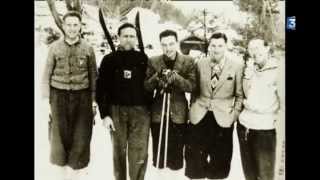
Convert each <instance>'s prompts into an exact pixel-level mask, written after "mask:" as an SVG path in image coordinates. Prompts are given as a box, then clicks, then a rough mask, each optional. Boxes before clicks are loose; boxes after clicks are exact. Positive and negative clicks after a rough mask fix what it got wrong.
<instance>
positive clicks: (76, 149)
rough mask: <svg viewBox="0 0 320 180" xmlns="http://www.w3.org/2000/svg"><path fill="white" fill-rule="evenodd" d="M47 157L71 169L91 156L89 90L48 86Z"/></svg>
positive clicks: (87, 161)
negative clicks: (48, 125)
mask: <svg viewBox="0 0 320 180" xmlns="http://www.w3.org/2000/svg"><path fill="white" fill-rule="evenodd" d="M50 104H51V113H52V114H51V116H52V119H51V123H50V124H51V127H50V130H49V133H50V144H51V154H50V161H51V162H52V163H53V164H56V165H59V166H64V165H68V166H70V167H71V168H73V169H81V168H85V167H86V166H87V165H88V163H89V159H90V141H91V136H92V126H93V111H92V97H91V91H90V90H88V89H86V90H77V91H67V90H59V89H55V88H52V87H51V89H50Z"/></svg>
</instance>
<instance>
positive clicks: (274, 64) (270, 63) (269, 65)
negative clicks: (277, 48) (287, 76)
mask: <svg viewBox="0 0 320 180" xmlns="http://www.w3.org/2000/svg"><path fill="white" fill-rule="evenodd" d="M255 66H256V70H257V71H258V72H262V71H266V70H269V69H275V68H277V67H278V63H277V60H276V59H274V58H268V59H267V62H266V64H265V65H264V66H263V67H262V68H261V69H259V68H258V65H255Z"/></svg>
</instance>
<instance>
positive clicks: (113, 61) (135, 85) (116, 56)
mask: <svg viewBox="0 0 320 180" xmlns="http://www.w3.org/2000/svg"><path fill="white" fill-rule="evenodd" d="M118 35H119V39H120V45H119V48H118V49H117V51H116V52H112V53H111V54H108V55H106V56H105V57H104V58H103V60H102V62H101V65H100V68H99V76H98V80H97V90H96V96H97V103H98V106H99V110H100V115H101V119H102V120H103V124H104V126H105V127H106V128H107V129H109V130H111V131H110V132H111V137H112V143H113V165H114V175H115V179H116V180H126V177H127V173H126V172H127V170H126V169H127V167H126V157H127V147H128V160H129V176H130V179H131V180H143V179H144V175H145V170H146V165H147V156H148V155H147V152H148V137H149V128H150V114H149V112H148V110H147V103H148V97H149V96H148V94H147V93H146V91H145V90H144V79H145V76H146V75H145V73H146V68H147V61H148V57H147V56H146V55H145V54H144V53H142V52H139V51H135V50H134V47H135V44H136V29H135V27H134V26H133V25H132V24H129V23H125V24H123V25H122V26H120V27H119V29H118Z"/></svg>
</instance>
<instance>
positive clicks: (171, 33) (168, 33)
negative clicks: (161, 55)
mask: <svg viewBox="0 0 320 180" xmlns="http://www.w3.org/2000/svg"><path fill="white" fill-rule="evenodd" d="M168 36H174V37H175V38H176V41H178V35H177V33H176V32H175V31H173V30H169V29H167V30H164V31H162V32H161V33H160V35H159V39H160V41H161V39H162V38H163V37H168Z"/></svg>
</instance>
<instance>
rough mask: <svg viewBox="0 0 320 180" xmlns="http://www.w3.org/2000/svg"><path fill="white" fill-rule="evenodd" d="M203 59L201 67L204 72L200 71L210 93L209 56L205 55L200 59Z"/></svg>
mask: <svg viewBox="0 0 320 180" xmlns="http://www.w3.org/2000/svg"><path fill="white" fill-rule="evenodd" d="M201 61H203V63H202V66H203V67H202V69H204V71H203V72H204V73H202V76H204V77H203V79H204V80H205V82H208V83H207V87H206V88H207V89H208V90H209V91H210V93H212V88H211V67H210V58H208V57H206V58H205V59H203V60H201Z"/></svg>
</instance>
